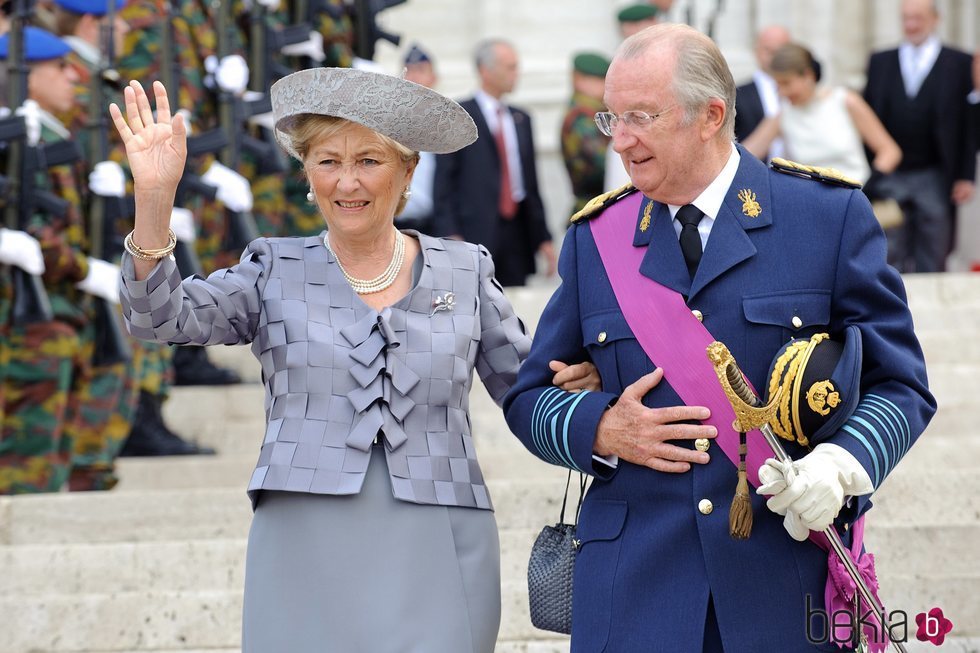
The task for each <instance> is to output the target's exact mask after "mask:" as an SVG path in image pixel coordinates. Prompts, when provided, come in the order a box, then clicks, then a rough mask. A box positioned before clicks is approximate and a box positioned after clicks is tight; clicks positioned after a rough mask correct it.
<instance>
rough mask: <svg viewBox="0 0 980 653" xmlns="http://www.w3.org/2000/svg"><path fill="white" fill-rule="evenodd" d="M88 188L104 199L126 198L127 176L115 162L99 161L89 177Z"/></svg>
mask: <svg viewBox="0 0 980 653" xmlns="http://www.w3.org/2000/svg"><path fill="white" fill-rule="evenodd" d="M88 187H89V189H91V191H92V192H93V193H95V194H96V195H101V196H102V197H125V195H126V174H125V173H124V172H123V169H122V166H121V165H119V164H118V163H116V162H115V161H99V162H98V163H96V164H95V167H94V168H92V172H90V173H89V175H88Z"/></svg>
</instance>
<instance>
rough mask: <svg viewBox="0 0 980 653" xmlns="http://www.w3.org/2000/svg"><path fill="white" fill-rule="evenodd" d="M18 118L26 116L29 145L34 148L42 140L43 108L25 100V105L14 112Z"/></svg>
mask: <svg viewBox="0 0 980 653" xmlns="http://www.w3.org/2000/svg"><path fill="white" fill-rule="evenodd" d="M14 113H15V114H17V115H18V116H24V122H25V123H26V124H27V144H28V145H29V146H31V147H34V146H35V145H37V144H38V141H40V140H41V107H40V106H39V105H38V103H37V102H35V101H34V100H24V104H22V105H20V106H19V107H17V110H16V111H14Z"/></svg>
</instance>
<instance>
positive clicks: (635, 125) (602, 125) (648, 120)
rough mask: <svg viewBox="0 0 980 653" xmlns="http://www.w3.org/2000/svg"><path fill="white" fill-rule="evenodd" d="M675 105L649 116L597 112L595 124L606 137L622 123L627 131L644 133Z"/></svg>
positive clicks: (631, 112) (645, 114)
mask: <svg viewBox="0 0 980 653" xmlns="http://www.w3.org/2000/svg"><path fill="white" fill-rule="evenodd" d="M676 106H677V105H676V104H675V105H674V106H672V107H668V108H666V109H663V110H662V111H658V112H657V113H655V114H653V115H650V114H649V113H647V112H646V111H624V112H623V113H622V115H619V116H617V115H616V114H615V113H612V112H611V111H599V112H598V113H596V114H595V124H596V127H598V128H599V131H601V132H602V133H603V134H605V135H606V136H612V135H613V132H614V131H615V130H616V126H617V125H618V124H619V123H620V121H622V123H623V125H625V126H626V128H627V129H629V130H631V131H633V132H639V131H646V130H647V129H650V127H651V126H652V125H653V123H654V121H656V119H657V118H659V117H660V116H662V115H664V114H665V113H667V112H668V111H670V110H671V109H673V108H675V107H676Z"/></svg>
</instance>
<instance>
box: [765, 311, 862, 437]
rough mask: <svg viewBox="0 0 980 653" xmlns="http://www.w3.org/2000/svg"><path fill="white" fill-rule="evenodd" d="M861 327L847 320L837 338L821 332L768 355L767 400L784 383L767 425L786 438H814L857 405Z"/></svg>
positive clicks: (828, 430) (839, 422)
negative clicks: (771, 355) (771, 356)
mask: <svg viewBox="0 0 980 653" xmlns="http://www.w3.org/2000/svg"><path fill="white" fill-rule="evenodd" d="M861 354H862V347H861V331H860V330H859V329H858V327H856V326H854V325H851V326H849V327H847V329H846V330H845V331H844V337H843V339H842V340H831V339H830V338H828V337H827V335H826V334H817V335H815V336H813V337H812V338H810V339H798V340H791V341H789V342H788V343H787V344H786V345H785V346H784V347H783V348H782V349H780V350H779V352H778V353H777V354H776V357H775V358H774V359H773V361H772V366H771V367H770V371H769V388H768V392H767V393H766V401H767V402H768V401H771V400H772V398H773V396H774V395H775V392H776V390H777V389H778V388H779V387H782V388H783V398H782V401H781V402H780V406H779V408H778V409H777V411H776V414H775V415H774V416H773V418H772V420H771V421H770V422H769V425H770V426H772V428H773V430H774V431H775V432H776V433H777V434H778V435H780V436H781V437H784V438H786V439H788V440H796V441H797V442H798V443H799V444H801V445H803V446H806V445H808V444H810V445H814V444H818V443H819V442H820V441H821V440H824V439H826V438H827V437H828V436H831V435H833V434H834V433H836V432H837V430H838V429H840V427H841V425H843V424H844V422H846V421H847V418H848V417H850V416H851V413H853V412H854V409H855V408H857V405H858V399H860V395H861V362H862V355H861Z"/></svg>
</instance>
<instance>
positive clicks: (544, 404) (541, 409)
mask: <svg viewBox="0 0 980 653" xmlns="http://www.w3.org/2000/svg"><path fill="white" fill-rule="evenodd" d="M556 391H557V388H547V389H546V390H545V391H544V392H542V393H541V394H540V395H539V396H538V400H537V401H536V402H535V403H534V410H533V411H532V412H531V440H532V442H533V443H534V448H535V449H537V451H538V454H539V455H540V456H541V457H542V458H543V459H544V460H546V461H548V462H550V463H551V464H553V465H557V464H558V461H557V460H556V459H555V458H554V457H553V456H552V455H551V452H550V451H549V450H548V449H546V448H545V446H544V438H543V437H542V436H543V434H544V429H543V424H542V420H543V415H544V413H545V411H547V408H548V406H549V405H550V404H551V403H552V402H553V401H555V400H556V399H557V397H556V396H555V395H556V394H557V392H556Z"/></svg>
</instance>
